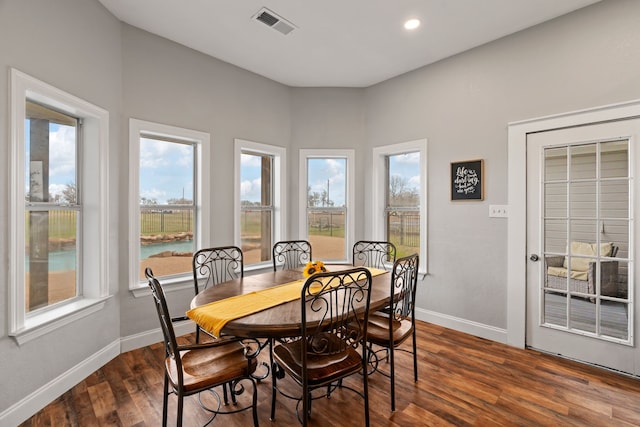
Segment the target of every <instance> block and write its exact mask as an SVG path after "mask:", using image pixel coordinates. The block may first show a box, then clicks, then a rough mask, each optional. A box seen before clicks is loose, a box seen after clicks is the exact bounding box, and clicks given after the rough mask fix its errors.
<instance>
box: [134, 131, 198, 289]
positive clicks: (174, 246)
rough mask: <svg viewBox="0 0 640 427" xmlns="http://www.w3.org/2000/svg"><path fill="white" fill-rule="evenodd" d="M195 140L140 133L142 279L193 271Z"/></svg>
mask: <svg viewBox="0 0 640 427" xmlns="http://www.w3.org/2000/svg"><path fill="white" fill-rule="evenodd" d="M195 160H196V159H195V146H194V144H191V143H182V142H179V141H168V140H161V139H154V138H144V137H143V138H140V280H144V269H145V268H146V267H151V268H152V269H153V272H154V274H155V275H156V276H169V275H177V274H184V273H190V272H191V257H192V254H193V252H194V243H193V231H194V230H193V225H194V223H195V204H194V198H193V197H194V194H195V191H194V184H193V182H194V176H195V174H194V173H195Z"/></svg>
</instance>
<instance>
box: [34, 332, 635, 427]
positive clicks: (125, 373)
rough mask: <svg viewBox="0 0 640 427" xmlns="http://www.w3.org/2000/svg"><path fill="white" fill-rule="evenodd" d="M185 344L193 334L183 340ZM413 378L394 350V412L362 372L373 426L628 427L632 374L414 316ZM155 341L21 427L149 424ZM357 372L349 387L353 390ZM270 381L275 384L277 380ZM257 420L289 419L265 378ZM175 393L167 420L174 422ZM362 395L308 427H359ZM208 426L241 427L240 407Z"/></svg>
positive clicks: (155, 381)
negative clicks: (274, 405)
mask: <svg viewBox="0 0 640 427" xmlns="http://www.w3.org/2000/svg"><path fill="white" fill-rule="evenodd" d="M185 339H187V340H193V336H186V338H185ZM418 347H419V349H418V352H419V368H418V369H419V381H418V382H417V383H414V382H413V378H412V375H413V374H412V359H411V356H410V354H406V353H403V352H398V353H397V354H398V357H397V362H396V363H397V366H398V370H397V371H398V372H397V382H396V398H397V400H396V408H397V409H396V412H395V413H391V412H390V409H389V408H390V406H389V380H388V379H387V378H386V377H384V376H382V375H380V374H373V375H372V376H370V388H369V393H370V406H371V424H372V425H373V426H418V425H424V426H554V427H555V426H638V425H640V404H639V403H640V380H637V379H633V378H629V377H627V376H623V375H619V374H616V373H612V372H609V371H606V370H602V369H598V368H595V367H591V366H587V365H583V364H579V363H575V362H571V361H567V360H564V359H561V358H556V357H552V356H549V355H546V354H541V353H538V352H536V351H531V350H520V349H516V348H512V347H509V346H506V345H502V344H499V343H496V342H492V341H488V340H485V339H481V338H477V337H473V336H470V335H466V334H463V333H460V332H456V331H453V330H450V329H446V328H442V327H440V326H435V325H432V324H428V323H423V322H418ZM162 356H163V348H162V345H161V344H160V343H158V344H154V345H152V346H149V347H144V348H141V349H137V350H134V351H130V352H128V353H124V354H122V355H120V356H119V357H117V358H115V359H114V360H112V361H111V362H109V363H108V364H107V365H105V366H104V367H103V368H101V369H99V370H98V371H96V372H94V373H93V374H91V375H90V376H89V377H88V378H86V379H85V380H84V381H82V382H81V383H79V384H78V385H76V386H75V387H74V388H72V389H71V390H69V391H68V392H66V393H65V394H63V395H62V396H60V397H59V398H58V399H56V400H55V401H54V402H52V403H51V404H50V405H48V406H47V407H46V408H44V409H43V410H42V411H40V412H38V413H37V414H36V415H34V416H33V417H32V418H31V419H29V420H27V421H26V422H25V423H23V424H22V426H24V427H27V426H105V425H112V426H158V425H160V423H161V414H162V379H163V377H162V367H161V366H162V365H161V363H162ZM360 383H361V379H360V378H359V377H352V378H351V379H350V380H349V384H350V385H354V386H355V387H358V386H359V384H360ZM279 385H280V383H279ZM258 393H259V403H258V411H259V418H260V424H261V425H262V426H292V425H298V423H297V421H296V415H295V405H294V402H293V401H291V400H288V399H285V398H283V397H282V396H278V403H277V412H276V420H275V421H270V420H269V412H270V401H271V382H270V379H267V380H265V381H263V382H261V383H260V384H259V385H258ZM175 401H176V399H175V397H174V396H171V397H170V398H169V402H170V408H169V411H170V415H169V421H170V423H169V425H175V407H176V405H175ZM362 414H363V407H362V400H361V399H360V398H358V397H357V395H355V394H354V393H352V392H349V391H347V390H343V391H338V392H336V393H335V394H334V395H332V397H331V399H324V398H322V399H318V400H316V401H314V402H313V421H312V423H311V425H316V426H320V425H322V426H327V425H333V426H352V425H353V426H361V425H363V421H362ZM207 418H208V417H207V416H206V414H205V413H204V411H203V410H202V409H201V408H200V407H199V406H198V404H197V401H196V399H195V398H194V397H189V398H187V399H186V401H185V419H184V425H185V426H195V425H201V424H202V423H203V422H205V421H206V419H207ZM212 425H224V426H225V427H236V426H237V427H244V426H249V425H251V418H250V413H242V414H234V415H226V416H223V417H219V418H217V419H216V420H214V422H213V423H212Z"/></svg>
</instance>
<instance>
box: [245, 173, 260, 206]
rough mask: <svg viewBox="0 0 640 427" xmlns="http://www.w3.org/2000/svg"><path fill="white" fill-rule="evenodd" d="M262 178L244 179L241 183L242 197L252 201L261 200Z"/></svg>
mask: <svg viewBox="0 0 640 427" xmlns="http://www.w3.org/2000/svg"><path fill="white" fill-rule="evenodd" d="M261 190H262V188H261V181H260V178H256V179H254V180H248V179H247V180H244V181H242V182H241V183H240V198H241V199H242V200H249V201H252V202H259V201H260V195H261Z"/></svg>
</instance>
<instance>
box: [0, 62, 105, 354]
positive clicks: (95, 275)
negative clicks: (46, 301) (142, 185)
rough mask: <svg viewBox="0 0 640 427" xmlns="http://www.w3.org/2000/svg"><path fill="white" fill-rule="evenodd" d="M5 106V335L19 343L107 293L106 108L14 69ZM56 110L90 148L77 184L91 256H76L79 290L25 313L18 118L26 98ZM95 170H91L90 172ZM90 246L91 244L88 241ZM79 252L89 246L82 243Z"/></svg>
mask: <svg viewBox="0 0 640 427" xmlns="http://www.w3.org/2000/svg"><path fill="white" fill-rule="evenodd" d="M9 85H10V91H11V94H10V107H9V114H10V117H9V128H10V144H9V162H10V164H9V205H10V209H9V217H10V218H9V225H10V226H9V249H10V254H11V255H10V260H9V275H8V276H9V277H8V283H9V298H8V311H9V335H10V336H12V337H14V338H15V339H16V341H17V342H18V344H19V345H21V344H23V343H25V342H28V341H30V340H33V339H36V338H38V337H40V336H42V335H45V334H47V333H49V332H51V331H52V330H53V329H57V328H59V327H62V326H64V325H66V324H69V323H71V322H73V321H75V320H77V319H80V318H83V317H85V316H88V315H89V314H91V313H94V312H96V311H98V310H100V309H102V308H103V307H104V305H105V302H106V300H107V299H108V298H109V297H110V296H109V267H108V265H109V263H108V260H109V209H108V206H109V205H108V203H107V202H108V197H109V156H108V154H109V112H108V111H107V110H105V109H103V108H101V107H98V106H96V105H94V104H91V103H89V102H87V101H85V100H83V99H81V98H78V97H76V96H74V95H71V94H69V93H67V92H65V91H63V90H61V89H58V88H56V87H54V86H51V85H49V84H47V83H45V82H43V81H40V80H38V79H36V78H34V77H31V76H30V75H28V74H26V73H23V72H21V71H19V70H17V69H15V68H11V69H10V74H9ZM27 98H28V99H30V100H33V101H35V102H39V103H42V104H44V105H48V106H50V107H52V108H57V109H60V110H61V111H64V112H65V113H68V114H71V115H74V116H76V117H79V118H81V119H82V120H83V122H84V130H83V140H84V141H85V144H86V142H87V141H90V142H94V141H95V142H96V143H95V145H92V147H94V148H95V149H90V150H89V149H84V150H82V151H81V157H80V159H79V163H80V164H79V167H80V171H81V172H80V173H81V181H82V185H83V189H84V191H83V200H82V209H83V226H82V230H81V236H82V237H81V238H82V240H83V241H92V242H95V245H97V251H95V250H94V251H92V252H94V253H97V256H96V257H88V256H82V259H83V265H82V266H81V271H80V274H81V291H82V295H80V296H79V297H78V298H75V299H73V300H71V301H69V302H66V303H62V304H60V305H59V306H57V307H52V308H51V309H48V310H44V311H43V312H41V313H36V314H34V315H29V316H27V313H26V310H25V309H24V307H25V298H26V292H25V283H24V274H23V272H24V263H25V253H24V247H25V222H24V212H25V207H24V201H25V188H24V174H25V170H24V167H25V166H24V165H25V155H24V140H25V130H24V121H25V119H26V112H25V109H26V99H27ZM96 172H97V173H96ZM94 247H95V246H94ZM81 250H82V252H83V253H86V252H87V251H89V245H86V244H85V245H82V246H81Z"/></svg>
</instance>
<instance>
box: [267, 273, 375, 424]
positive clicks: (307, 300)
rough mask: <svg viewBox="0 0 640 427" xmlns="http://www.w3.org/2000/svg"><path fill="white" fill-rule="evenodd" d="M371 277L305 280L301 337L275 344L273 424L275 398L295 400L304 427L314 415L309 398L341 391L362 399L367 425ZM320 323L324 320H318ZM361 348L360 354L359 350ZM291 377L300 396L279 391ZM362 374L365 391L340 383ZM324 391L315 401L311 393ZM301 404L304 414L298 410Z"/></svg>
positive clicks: (347, 275) (325, 276)
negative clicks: (281, 381) (299, 389)
mask: <svg viewBox="0 0 640 427" xmlns="http://www.w3.org/2000/svg"><path fill="white" fill-rule="evenodd" d="M370 290H371V273H369V271H368V270H367V269H365V268H361V267H360V268H354V269H350V270H345V271H338V272H328V273H318V274H315V275H313V276H311V277H309V278H308V279H307V281H306V282H305V284H304V286H303V287H302V292H301V303H300V305H301V310H302V335H301V338H300V339H298V340H295V341H292V342H287V343H282V344H278V345H275V346H274V348H273V358H274V361H275V363H276V364H275V365H273V366H274V367H275V369H274V371H273V375H272V398H271V399H272V400H271V419H272V420H275V406H276V395H277V394H282V395H283V396H285V397H288V398H291V399H296V400H297V401H298V403H297V405H296V412H297V413H298V420H299V421H301V422H302V424H303V425H304V426H306V425H307V422H308V418H309V417H310V416H311V400H312V399H314V398H320V397H323V396H326V397H330V395H331V393H332V391H333V390H335V389H336V388H337V387H342V388H346V389H349V390H352V391H354V392H356V393H358V394H359V395H360V396H361V397H362V398H363V399H364V412H365V425H367V426H368V425H369V391H368V381H367V359H366V355H367V346H366V341H365V338H366V335H367V323H368V322H367V321H368V316H369V302H370V299H371V293H370ZM318 319H320V320H318ZM358 347H360V350H358ZM285 373H286V374H288V375H289V376H290V377H291V378H292V379H293V380H294V381H295V382H296V383H297V384H298V385H300V387H301V388H302V393H301V395H300V396H292V395H290V394H287V393H286V392H284V391H282V390H279V389H278V385H277V381H278V379H279V378H283V377H284V374H285ZM357 373H361V374H362V375H361V378H362V383H363V391H362V392H359V391H357V390H354V389H352V388H349V387H347V386H345V385H343V384H342V381H341V380H342V379H343V378H345V377H347V376H350V375H353V374H357ZM319 388H323V389H324V390H325V391H324V392H323V393H322V394H321V395H318V396H316V397H312V391H313V390H316V389H319ZM300 402H302V414H300V411H299V406H300Z"/></svg>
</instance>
